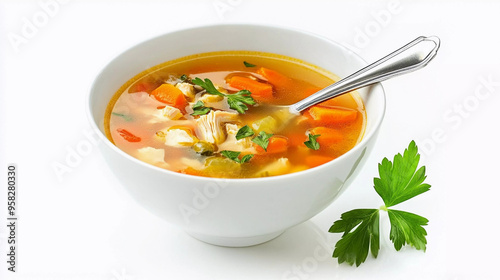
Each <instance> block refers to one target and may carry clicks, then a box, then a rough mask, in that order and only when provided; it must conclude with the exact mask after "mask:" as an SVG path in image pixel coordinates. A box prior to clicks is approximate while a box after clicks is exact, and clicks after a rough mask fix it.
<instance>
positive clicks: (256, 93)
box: [227, 76, 273, 100]
mask: <svg viewBox="0 0 500 280" xmlns="http://www.w3.org/2000/svg"><path fill="white" fill-rule="evenodd" d="M227 83H228V84H229V85H230V86H232V87H234V88H237V89H239V90H243V89H246V90H249V91H250V92H251V93H252V97H253V98H255V99H257V100H266V99H267V100H269V99H271V98H272V97H273V86H271V85H269V84H265V83H261V82H258V81H255V80H252V79H250V78H247V77H241V76H233V77H231V78H230V79H229V80H228V81H227Z"/></svg>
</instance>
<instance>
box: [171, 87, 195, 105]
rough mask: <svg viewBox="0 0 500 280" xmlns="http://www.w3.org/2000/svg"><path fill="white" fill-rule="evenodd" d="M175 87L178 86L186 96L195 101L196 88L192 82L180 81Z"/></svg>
mask: <svg viewBox="0 0 500 280" xmlns="http://www.w3.org/2000/svg"><path fill="white" fill-rule="evenodd" d="M175 87H176V88H178V89H179V90H180V91H182V93H183V94H184V96H186V98H187V99H188V100H189V101H193V100H194V95H195V90H194V86H193V85H192V84H189V83H178V84H176V85H175Z"/></svg>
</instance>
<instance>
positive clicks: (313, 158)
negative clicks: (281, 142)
mask: <svg viewBox="0 0 500 280" xmlns="http://www.w3.org/2000/svg"><path fill="white" fill-rule="evenodd" d="M333 159H334V158H333V157H329V156H321V155H310V156H308V157H306V159H305V162H306V164H307V166H309V167H311V168H312V167H316V166H319V165H322V164H325V163H327V162H329V161H331V160H333Z"/></svg>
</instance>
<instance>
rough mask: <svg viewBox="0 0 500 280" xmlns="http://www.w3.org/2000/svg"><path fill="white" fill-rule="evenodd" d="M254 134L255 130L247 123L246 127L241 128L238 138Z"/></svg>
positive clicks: (237, 134)
mask: <svg viewBox="0 0 500 280" xmlns="http://www.w3.org/2000/svg"><path fill="white" fill-rule="evenodd" d="M254 134H255V132H253V130H252V129H251V128H250V127H249V126H248V125H245V126H244V127H242V128H240V129H239V130H238V132H237V133H236V140H240V139H243V138H246V137H250V136H253V135H254Z"/></svg>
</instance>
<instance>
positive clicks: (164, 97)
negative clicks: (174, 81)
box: [151, 84, 188, 111]
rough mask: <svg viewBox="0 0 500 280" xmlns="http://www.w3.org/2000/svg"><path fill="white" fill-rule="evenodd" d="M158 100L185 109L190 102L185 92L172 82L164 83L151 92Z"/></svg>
mask: <svg viewBox="0 0 500 280" xmlns="http://www.w3.org/2000/svg"><path fill="white" fill-rule="evenodd" d="M151 95H153V96H154V97H155V98H156V100H158V101H160V102H163V103H165V104H167V105H170V106H172V107H175V108H177V109H180V110H182V111H184V108H185V107H186V106H187V104H188V102H187V100H186V97H185V96H184V93H182V91H181V90H180V89H178V88H176V87H175V86H173V85H171V84H163V85H161V86H159V87H157V88H156V89H155V90H153V91H152V92H151Z"/></svg>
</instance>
